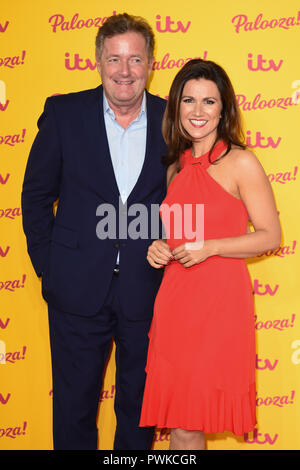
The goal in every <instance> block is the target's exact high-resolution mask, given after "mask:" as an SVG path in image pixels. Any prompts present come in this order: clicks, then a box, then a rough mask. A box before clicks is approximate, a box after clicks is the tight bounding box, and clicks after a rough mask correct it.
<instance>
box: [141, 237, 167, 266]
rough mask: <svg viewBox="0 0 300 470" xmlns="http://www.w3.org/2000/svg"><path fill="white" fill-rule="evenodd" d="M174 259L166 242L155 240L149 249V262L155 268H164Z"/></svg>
mask: <svg viewBox="0 0 300 470" xmlns="http://www.w3.org/2000/svg"><path fill="white" fill-rule="evenodd" d="M172 259H173V256H172V253H171V250H170V248H169V245H168V244H167V242H166V240H155V241H154V242H153V243H152V244H151V245H150V246H149V248H148V254H147V260H148V262H149V264H150V265H151V266H152V267H153V268H157V269H159V268H163V267H164V266H166V265H167V264H168V263H169V261H171V260H172Z"/></svg>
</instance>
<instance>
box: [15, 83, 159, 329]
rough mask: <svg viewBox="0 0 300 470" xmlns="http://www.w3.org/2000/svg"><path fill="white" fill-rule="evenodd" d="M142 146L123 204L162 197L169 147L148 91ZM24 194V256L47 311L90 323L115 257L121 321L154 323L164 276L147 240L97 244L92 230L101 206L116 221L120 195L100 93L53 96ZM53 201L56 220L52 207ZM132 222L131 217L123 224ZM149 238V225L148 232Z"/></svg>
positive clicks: (156, 105) (42, 121)
mask: <svg viewBox="0 0 300 470" xmlns="http://www.w3.org/2000/svg"><path fill="white" fill-rule="evenodd" d="M146 94H147V95H146V96H147V98H146V106H147V108H146V109H147V143H146V155H145V161H144V165H143V168H142V171H141V174H140V176H139V179H138V181H137V183H136V185H135V187H134V189H133V190H132V192H131V194H130V195H129V198H128V200H127V206H128V208H129V207H130V206H131V205H132V204H135V203H142V204H144V205H145V206H146V207H147V209H148V210H149V221H150V209H151V204H156V205H158V204H160V203H161V202H162V200H163V198H164V196H165V191H166V168H165V166H164V165H163V164H162V163H161V157H162V155H163V154H164V153H165V151H166V148H165V144H164V141H163V138H162V135H161V121H162V115H163V112H164V109H165V101H164V100H162V99H161V98H158V97H156V96H153V95H151V94H149V93H148V92H146ZM38 127H39V132H38V134H37V136H36V138H35V141H34V143H33V145H32V149H31V152H30V155H29V159H28V163H27V168H26V172H25V178H24V183H23V191H22V214H23V227H24V232H25V234H26V237H27V246H28V253H29V255H30V258H31V261H32V264H33V266H34V269H35V271H36V273H37V275H38V276H41V275H42V293H43V297H44V298H45V300H46V301H47V302H49V304H51V305H53V306H54V307H56V308H58V309H61V310H63V311H65V312H70V313H73V314H79V315H86V316H90V315H93V314H95V313H96V312H98V311H99V309H100V308H101V306H102V305H103V302H104V300H105V297H106V295H107V292H108V289H109V285H110V282H111V279H112V275H113V268H114V266H115V263H116V259H117V254H118V252H120V286H121V301H122V306H123V309H124V315H125V316H126V317H128V318H129V319H132V320H143V319H148V318H151V316H152V313H153V302H154V299H155V296H156V293H157V290H158V287H159V284H160V282H161V277H162V270H157V269H155V268H152V267H151V266H150V265H149V264H148V262H147V259H146V256H147V250H148V246H149V244H151V243H152V239H151V238H149V239H136V240H133V239H130V238H127V239H119V237H118V220H117V234H116V237H115V238H114V239H108V238H107V239H105V240H101V239H99V238H98V237H97V235H96V226H97V223H98V222H99V221H100V219H101V217H99V216H97V215H96V211H97V207H98V206H99V205H100V204H104V203H110V204H112V205H113V206H114V207H115V209H116V213H117V214H118V207H119V191H118V187H117V183H116V180H115V176H114V170H113V166H112V162H111V157H110V153H109V147H108V141H107V136H106V131H105V124H104V117H103V89H102V86H99V87H98V88H96V89H92V90H87V91H82V92H78V93H70V94H67V95H59V96H53V97H51V98H48V99H47V100H46V104H45V109H44V112H43V114H42V115H41V117H40V119H39V121H38ZM56 200H58V205H57V212H56V216H54V212H53V204H54V202H55V201H56ZM134 218H135V217H128V220H127V225H128V224H130V222H131V221H132V220H133V219H134ZM149 232H150V226H149Z"/></svg>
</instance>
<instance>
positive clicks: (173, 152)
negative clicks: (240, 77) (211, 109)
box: [162, 59, 246, 171]
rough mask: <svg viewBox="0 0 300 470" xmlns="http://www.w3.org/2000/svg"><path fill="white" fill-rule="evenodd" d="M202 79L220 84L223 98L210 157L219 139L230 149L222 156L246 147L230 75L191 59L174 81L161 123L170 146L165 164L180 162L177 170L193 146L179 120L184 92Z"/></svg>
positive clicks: (165, 138)
mask: <svg viewBox="0 0 300 470" xmlns="http://www.w3.org/2000/svg"><path fill="white" fill-rule="evenodd" d="M200 78H205V79H206V80H211V81H213V82H214V83H215V84H216V85H217V87H218V90H219V93H220V96H221V99H222V112H221V114H222V117H221V119H220V121H219V125H218V128H217V137H216V140H215V142H214V144H213V146H212V148H211V149H210V153H209V157H210V155H211V152H212V150H213V148H214V146H215V144H216V143H217V142H218V141H219V140H223V141H224V142H225V143H226V144H227V150H226V152H225V154H224V155H223V156H225V155H227V154H228V152H229V151H230V150H231V148H232V145H237V146H238V147H240V148H243V149H244V148H246V145H245V143H244V133H243V130H242V125H241V116H240V112H239V108H238V104H237V101H236V97H235V93H234V90H233V86H232V84H231V81H230V79H229V77H228V75H227V73H226V72H225V70H224V69H222V67H220V66H219V65H218V64H216V63H215V62H212V61H208V60H202V59H193V60H190V61H189V62H187V63H186V64H185V65H184V66H183V67H182V69H181V70H180V71H179V72H178V73H177V75H176V76H175V78H174V81H173V83H172V85H171V89H170V94H169V99H168V103H167V107H166V110H165V114H164V118H163V123H162V134H163V137H164V140H165V142H166V145H167V147H168V153H167V154H166V155H165V156H164V157H163V163H165V164H167V165H170V164H171V163H174V162H177V169H178V171H179V158H180V155H181V154H182V152H184V151H185V150H186V149H188V148H190V147H191V146H192V138H191V136H190V135H189V134H188V133H187V132H186V130H185V129H184V128H183V127H182V125H181V121H180V102H181V98H182V92H183V88H184V85H185V84H186V83H187V82H188V81H189V80H195V79H196V80H197V79H200Z"/></svg>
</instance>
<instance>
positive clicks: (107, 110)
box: [103, 90, 146, 122]
mask: <svg viewBox="0 0 300 470" xmlns="http://www.w3.org/2000/svg"><path fill="white" fill-rule="evenodd" d="M103 112H104V114H108V115H109V116H110V117H111V118H112V119H113V120H115V113H114V111H113V110H112V109H111V107H110V106H109V103H108V101H107V98H106V96H105V91H104V90H103ZM144 115H146V92H145V91H144V93H143V100H142V105H141V109H140V112H139V114H138V116H137V118H136V119H135V120H134V122H135V121H139V120H140V119H141V117H142V116H144Z"/></svg>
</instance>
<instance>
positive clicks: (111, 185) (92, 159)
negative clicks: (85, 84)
mask: <svg viewBox="0 0 300 470" xmlns="http://www.w3.org/2000/svg"><path fill="white" fill-rule="evenodd" d="M93 91H94V94H93V95H92V96H91V99H90V100H89V102H88V105H87V108H86V112H85V113H84V114H83V126H84V129H85V135H86V136H87V139H86V145H87V151H86V154H85V160H86V161H85V164H86V165H89V168H90V169H91V171H90V175H89V176H90V178H91V182H92V184H93V186H94V187H95V190H96V191H97V192H98V193H99V194H100V195H101V196H102V197H103V199H105V201H107V202H112V203H116V204H117V203H118V198H119V190H118V186H117V182H116V178H115V174H114V169H113V165H112V160H111V156H110V152H109V145H108V140H107V135H106V129H105V123H104V116H103V88H102V86H99V87H98V88H96V89H95V90H93Z"/></svg>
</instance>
